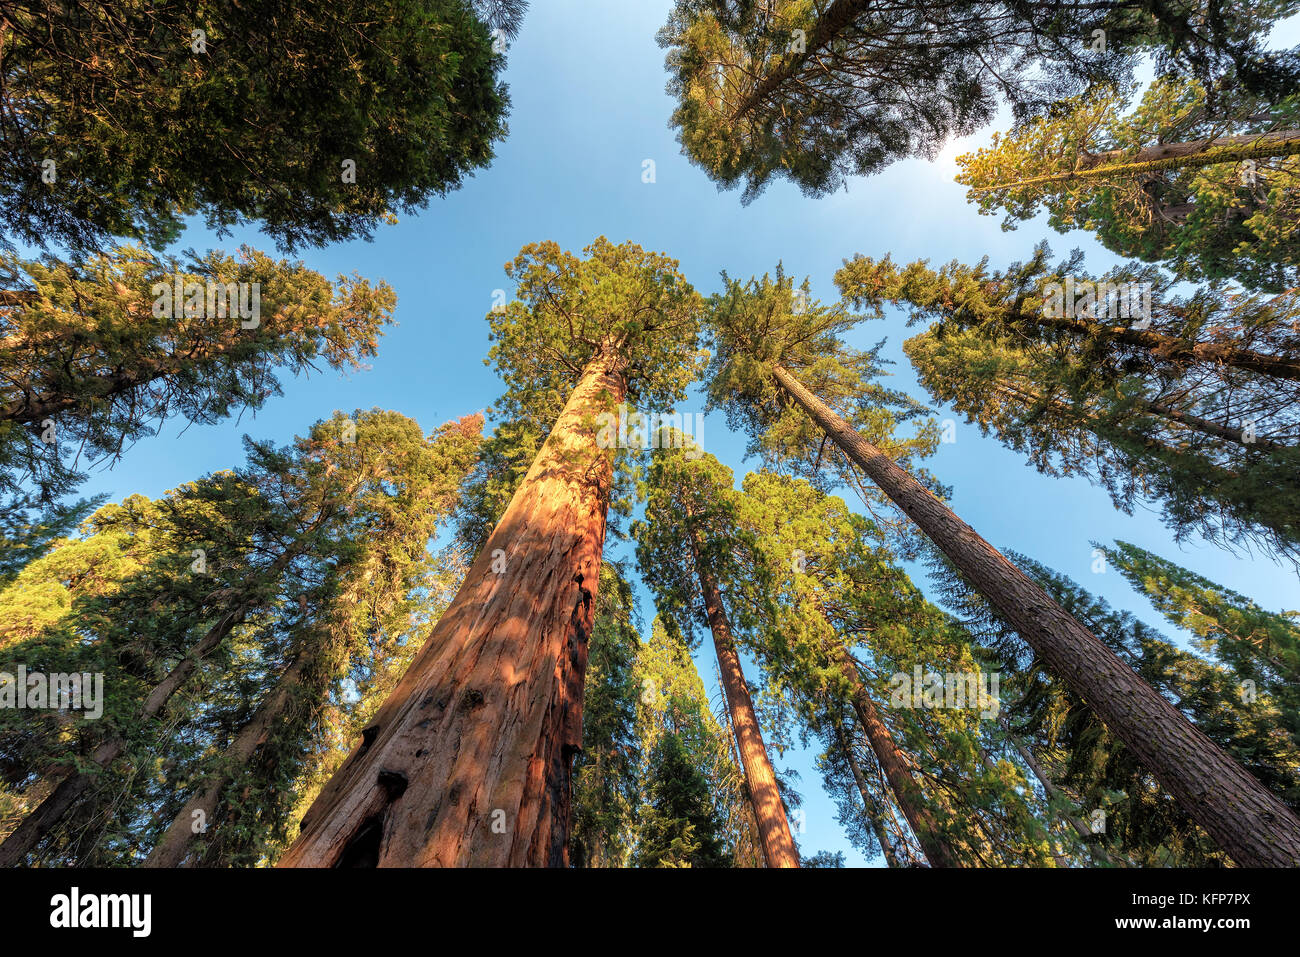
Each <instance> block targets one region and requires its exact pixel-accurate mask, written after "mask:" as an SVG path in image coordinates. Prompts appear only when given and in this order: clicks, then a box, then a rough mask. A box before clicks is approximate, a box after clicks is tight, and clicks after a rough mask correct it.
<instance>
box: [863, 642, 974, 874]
mask: <svg viewBox="0 0 1300 957" xmlns="http://www.w3.org/2000/svg"><path fill="white" fill-rule="evenodd" d="M840 667H841V669H842V671H843V674H844V677H845V679H846V680H847V681H848V683H849V689H850V692H849V693H850V694H851V695H852V701H853V710H854V711H855V712H856V713H857V715H858V723H859V724H861V725H862V730H863V731H864V732H865V733H866V735H867V741H868V743H870V745H871V750H872V752H873V753H874V754H875V755H876V760H877V761H878V762H879V763H880V769H881V770H882V771H884V772H885V779H886V780H888V781H889V787H890V789H891V790H893V792H894V800H895V801H896V802H897V804H898V806H899V808H900V809H901V810H902V812H903V816H904V817H905V818H907V823H908V824H909V825H910V826H911V828H912V833H913V834H915V835H916V840H917V842H918V843H919V844H920V845H921V850H922V851H923V852H924V853H925V859H926V860H927V861H929V862H930V866H931V867H961V861H960V860H959V859H958V857H957V855H956V854H954V853H953V850H952V848H951V847H950V846H949V845H948V842H947V841H945V840H944V839H943V836H942V832H941V831H940V829H939V824H938V822H937V821H936V820H935V819H934V815H933V814H932V813H931V811H930V809H929V808H928V807H926V805H925V799H924V798H923V797H922V795H921V788H920V785H918V784H917V782H916V778H915V777H914V776H913V774H912V761H911V758H909V757H908V755H907V754H905V753H904V752H903V750H902V749H901V748H900V747H899V746H898V744H897V743H896V742H895V741H894V736H893V734H891V733H890V731H889V727H888V726H887V725H886V724H885V722H884V721H883V720H882V719H881V717H880V712H879V711H878V710H877V709H876V703H875V702H874V701H872V700H871V696H870V695H869V694H867V689H866V686H865V685H864V684H863V683H862V676H861V675H859V674H858V669H857V667H856V666H855V665H854V664H853V662H851V661H849V660H848V659H847V657H841V658H840Z"/></svg>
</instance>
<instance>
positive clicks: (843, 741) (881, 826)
mask: <svg viewBox="0 0 1300 957" xmlns="http://www.w3.org/2000/svg"><path fill="white" fill-rule="evenodd" d="M835 740H836V742H837V743H838V744H839V746H840V750H841V751H843V752H844V759H845V760H846V761H847V762H848V765H849V770H850V771H851V772H852V773H853V783H854V784H855V785H857V788H858V794H860V795H861V796H862V807H863V814H865V815H866V818H867V820H868V821H869V822H870V823H871V830H872V831H873V832H874V833H875V835H876V840H877V841H879V842H880V851H881V853H882V854H884V855H885V863H886V864H888V865H889V866H890V867H900V866H901V864H900V862H899V860H898V854H897V853H896V852H895V851H894V842H893V841H891V840H890V839H889V831H888V829H887V828H886V827H885V821H884V816H883V815H882V814H881V813H880V806H879V804H878V803H877V800H876V796H875V795H874V794H872V793H871V791H870V790H869V789H868V788H867V779H866V777H865V776H864V775H863V773H862V768H861V767H859V766H858V759H857V756H856V755H855V754H854V753H853V746H852V745H851V744H850V743H849V741H848V738H846V737H845V735H844V728H843V727H842V726H841V725H840V723H839V722H838V721H837V722H836V723H835Z"/></svg>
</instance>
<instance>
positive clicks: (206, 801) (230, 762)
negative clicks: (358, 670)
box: [144, 652, 309, 867]
mask: <svg viewBox="0 0 1300 957" xmlns="http://www.w3.org/2000/svg"><path fill="white" fill-rule="evenodd" d="M308 661H309V658H308V655H307V653H306V652H300V653H299V654H298V656H297V657H295V658H294V660H293V663H292V664H290V665H289V667H288V668H287V669H285V672H284V674H283V675H282V676H281V678H280V680H279V681H278V682H277V683H276V686H275V690H274V691H272V692H271V694H270V695H269V696H268V697H267V699H266V700H265V701H263V702H262V703H261V704H260V705H259V706H258V708H257V711H256V712H254V713H253V717H252V718H251V719H250V720H249V721H248V723H247V724H245V725H244V727H243V728H241V729H240V731H239V734H238V735H236V736H235V740H234V741H232V742H231V743H230V746H229V747H228V748H226V750H225V753H224V754H223V755H222V760H223V762H224V763H225V766H226V768H227V770H225V771H223V772H221V773H219V774H216V775H214V776H211V777H209V778H208V779H207V780H205V781H204V782H203V783H202V784H201V785H200V787H199V790H198V792H196V793H195V795H194V796H193V797H192V798H190V799H189V801H187V802H186V804H185V806H184V807H183V808H181V810H180V812H179V813H178V814H177V815H176V817H175V818H174V819H173V820H172V823H171V826H170V827H168V828H167V830H166V831H165V832H164V833H163V836H162V837H161V838H159V840H158V843H157V844H155V845H154V848H153V850H152V851H150V852H149V856H148V857H147V858H146V859H145V862H144V866H145V867H180V866H181V863H182V862H183V861H184V860H185V858H186V856H187V855H188V854H189V851H190V845H191V844H192V843H193V841H194V838H195V837H196V836H197V835H198V834H200V833H203V830H205V829H206V828H207V826H208V825H209V824H210V823H211V821H212V819H213V817H215V815H216V812H217V804H218V803H219V802H220V800H221V792H222V791H224V790H225V788H226V785H227V784H229V783H230V782H231V780H232V779H233V777H234V775H235V773H236V772H237V769H238V768H239V767H240V766H241V765H244V764H247V763H248V760H249V759H250V758H251V757H252V756H253V752H255V751H256V750H257V749H258V748H259V747H261V745H262V744H263V743H265V741H266V739H267V738H268V737H269V736H270V734H271V732H272V730H273V727H274V725H275V723H276V722H278V721H279V720H281V719H282V718H283V717H284V715H285V712H286V711H287V710H288V708H289V707H290V705H291V704H292V702H293V695H294V691H295V689H296V688H297V687H298V686H299V685H300V684H301V683H302V675H303V672H304V671H305V670H306V667H307V663H308ZM199 825H201V828H200V830H197V831H196V830H195V827H196V826H199Z"/></svg>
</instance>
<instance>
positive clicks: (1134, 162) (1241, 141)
mask: <svg viewBox="0 0 1300 957" xmlns="http://www.w3.org/2000/svg"><path fill="white" fill-rule="evenodd" d="M1297 153H1300V130H1275V131H1274V132H1272V133H1243V134H1242V135H1240V136H1221V137H1219V138H1217V139H1206V140H1191V141H1189V142H1186V143H1158V144H1156V145H1155V146H1144V147H1142V149H1140V150H1138V151H1137V153H1135V154H1133V155H1132V156H1129V155H1128V153H1127V151H1126V150H1107V151H1106V152H1104V153H1093V154H1089V155H1081V156H1080V157H1079V165H1078V167H1077V168H1075V169H1072V170H1067V171H1065V172H1063V173H1048V174H1046V175H1044V176H1031V177H1030V178H1029V179H1022V180H1018V181H1016V182H1013V183H998V184H997V185H995V186H977V187H972V189H971V192H974V193H988V192H992V191H993V190H995V189H1017V188H1019V187H1021V186H1037V185H1039V184H1044V183H1066V182H1077V181H1078V180H1089V179H1105V178H1107V177H1109V176H1116V175H1119V176H1138V175H1141V174H1145V173H1160V172H1164V171H1165V170H1171V169H1199V168H1201V167H1203V166H1216V165H1218V164H1219V163H1240V162H1241V161H1243V160H1249V159H1271V158H1273V157H1278V156H1294V155H1296V154H1297Z"/></svg>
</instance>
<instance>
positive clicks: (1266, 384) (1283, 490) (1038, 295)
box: [836, 246, 1300, 556]
mask: <svg viewBox="0 0 1300 957" xmlns="http://www.w3.org/2000/svg"><path fill="white" fill-rule="evenodd" d="M1047 255H1048V252H1047V249H1046V247H1045V246H1040V247H1039V248H1038V249H1037V250H1036V251H1035V254H1034V257H1033V258H1032V259H1031V260H1030V261H1028V262H1026V263H1023V264H1021V263H1017V264H1013V265H1012V266H1011V267H1009V268H1008V269H1007V270H1005V271H1003V272H991V271H989V270H988V268H987V264H986V263H983V262H981V263H980V264H978V265H977V266H975V267H969V266H965V265H961V264H959V263H950V264H948V265H946V266H944V267H942V268H940V269H937V270H934V269H930V268H928V267H927V265H926V264H925V263H924V262H915V263H912V264H910V265H908V266H906V267H897V266H895V265H894V264H893V263H892V262H890V261H889V259H888V258H886V259H884V260H881V261H879V262H874V261H872V260H870V259H867V258H864V257H857V258H855V259H853V260H851V261H850V262H848V263H846V264H845V266H844V268H843V269H841V270H840V271H839V273H837V275H836V281H837V282H838V283H839V285H840V288H841V289H842V290H843V291H844V292H845V293H846V294H847V295H849V296H852V297H853V298H854V299H855V300H857V301H859V302H861V303H865V304H869V305H872V306H874V307H876V308H879V306H880V304H881V303H882V302H885V301H888V302H893V303H897V304H904V305H906V306H908V307H909V308H910V310H911V312H912V317H913V321H918V320H929V321H931V323H932V325H931V326H930V328H929V329H928V330H927V331H926V332H925V333H923V334H922V335H920V336H917V337H915V338H913V339H910V340H908V341H907V343H906V344H905V346H904V348H905V350H906V352H907V354H908V356H909V357H910V358H911V360H912V363H913V365H914V366H915V367H916V369H917V371H918V373H919V374H920V377H921V381H922V383H923V384H924V385H925V387H926V389H927V390H929V391H930V392H931V394H933V395H934V396H935V397H936V398H938V399H941V400H943V401H946V402H950V403H952V404H953V405H954V406H955V407H956V408H957V410H958V411H960V412H963V413H965V414H966V415H967V417H968V418H969V419H970V420H971V421H975V422H978V423H979V425H980V427H981V428H982V429H984V430H985V431H993V432H995V433H996V434H997V435H998V437H999V438H1001V439H1002V441H1003V442H1005V443H1006V444H1008V445H1009V446H1011V447H1012V448H1014V449H1017V450H1018V451H1024V452H1026V453H1027V454H1028V455H1029V457H1030V460H1031V461H1032V462H1033V463H1034V465H1035V466H1037V467H1038V468H1039V469H1040V470H1042V471H1044V472H1047V473H1048V474H1053V475H1069V474H1083V475H1087V476H1089V477H1091V478H1094V479H1095V480H1097V481H1099V482H1101V483H1102V484H1103V485H1105V486H1106V488H1107V489H1108V490H1109V491H1110V492H1111V495H1112V497H1113V498H1114V500H1115V503H1116V504H1117V505H1118V506H1119V507H1121V508H1123V509H1125V510H1131V509H1132V507H1133V504H1134V501H1135V499H1137V498H1139V497H1141V498H1146V499H1154V500H1156V501H1158V502H1160V503H1161V505H1162V506H1163V507H1164V511H1165V515H1166V520H1167V522H1168V523H1169V524H1170V525H1171V526H1172V527H1173V528H1174V530H1175V535H1176V536H1178V537H1182V536H1184V535H1186V534H1188V533H1189V532H1190V531H1192V530H1193V529H1195V530H1199V531H1200V532H1202V534H1204V535H1205V536H1206V537H1207V538H1210V539H1211V540H1213V541H1216V542H1219V543H1221V544H1224V545H1227V546H1232V545H1234V544H1238V543H1243V544H1244V543H1250V542H1255V543H1259V544H1261V545H1263V546H1264V548H1265V549H1266V550H1269V551H1273V552H1277V553H1283V554H1289V555H1292V556H1294V555H1296V554H1297V548H1298V547H1300V528H1297V526H1296V514H1297V509H1300V483H1298V482H1297V478H1296V474H1297V473H1296V465H1297V463H1300V449H1298V446H1300V421H1298V420H1297V417H1296V416H1297V409H1298V408H1300V402H1298V400H1300V390H1298V388H1297V376H1300V365H1297V363H1296V361H1295V354H1296V352H1295V350H1296V348H1297V345H1300V337H1297V334H1296V327H1295V322H1296V318H1295V317H1296V316H1297V315H1300V299H1298V298H1297V297H1296V296H1295V295H1294V294H1291V293H1287V294H1285V295H1280V296H1263V295H1238V294H1234V293H1232V292H1231V291H1230V290H1229V289H1227V288H1224V287H1222V286H1218V285H1215V286H1211V287H1208V288H1205V289H1201V290H1198V291H1197V292H1195V293H1193V294H1192V295H1191V296H1176V295H1174V294H1173V293H1172V291H1171V289H1170V286H1169V284H1168V282H1167V281H1166V280H1165V279H1163V278H1162V276H1161V275H1160V274H1159V273H1158V272H1157V271H1156V270H1154V269H1151V268H1149V267H1148V268H1138V269H1125V268H1120V269H1116V270H1112V271H1111V272H1108V273H1107V274H1105V275H1103V276H1096V277H1094V276H1089V275H1087V274H1085V273H1083V272H1082V265H1081V261H1080V257H1079V256H1078V255H1077V254H1076V255H1075V256H1073V257H1071V258H1070V259H1069V260H1068V261H1067V262H1064V263H1061V264H1059V265H1057V266H1055V267H1053V266H1050V265H1049V264H1048V260H1047Z"/></svg>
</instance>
